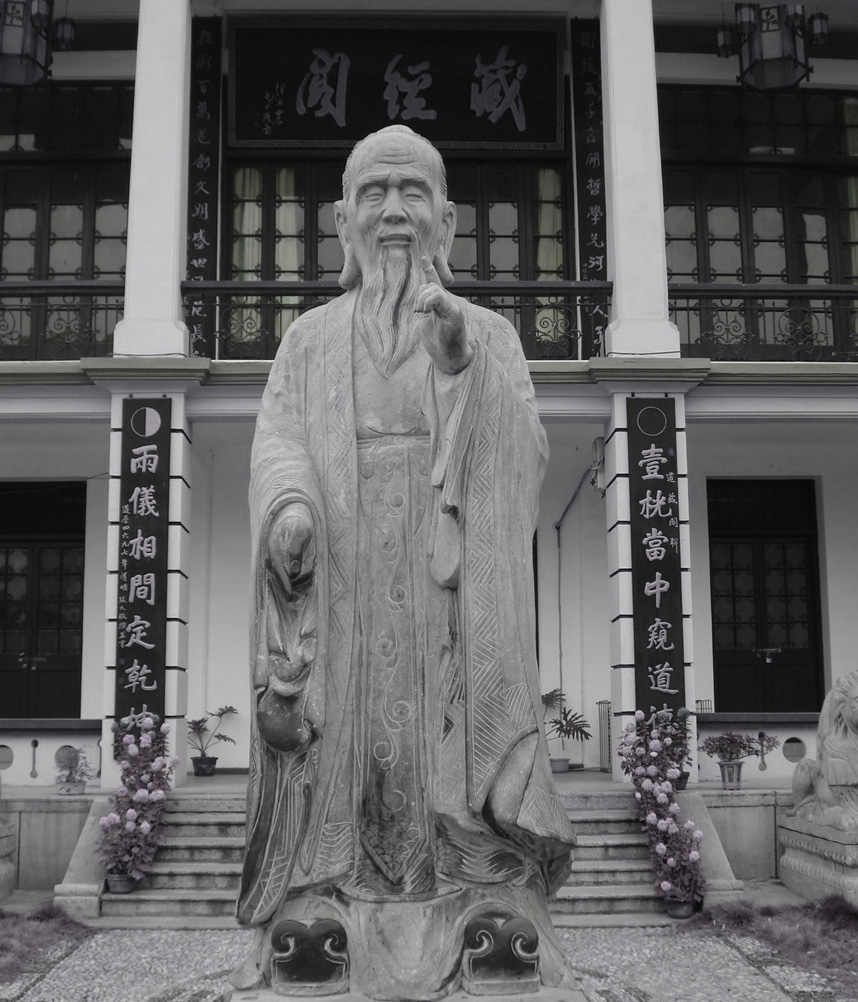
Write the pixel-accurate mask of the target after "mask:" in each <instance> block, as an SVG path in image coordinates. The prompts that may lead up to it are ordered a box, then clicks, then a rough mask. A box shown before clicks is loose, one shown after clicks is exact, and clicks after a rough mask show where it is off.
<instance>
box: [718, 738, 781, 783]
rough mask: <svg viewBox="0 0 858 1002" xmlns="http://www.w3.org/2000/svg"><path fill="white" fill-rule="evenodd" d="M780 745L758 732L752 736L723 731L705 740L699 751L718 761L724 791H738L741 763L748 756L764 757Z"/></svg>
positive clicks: (775, 739)
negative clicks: (755, 735)
mask: <svg viewBox="0 0 858 1002" xmlns="http://www.w3.org/2000/svg"><path fill="white" fill-rule="evenodd" d="M778 745H780V741H778V739H777V738H775V737H772V736H771V735H769V734H764V733H763V732H762V731H760V733H759V735H758V736H757V737H754V736H753V735H752V734H746V733H744V732H743V733H741V734H738V733H736V732H734V731H725V732H724V733H723V734H715V735H712V736H710V737H708V738H706V739H705V740H704V741H703V742H702V743H701V744H700V750H701V751H702V752H703V753H704V754H706V755H708V756H709V757H710V758H714V759H717V760H718V767H719V769H720V770H721V785H722V786H723V788H724V789H725V790H738V789H740V787H741V785H742V763H743V762H744V760H745V759H746V758H747V757H748V756H749V755H762V756H765V755H766V754H767V753H768V752H770V751H774V750H775V748H777V747H778Z"/></svg>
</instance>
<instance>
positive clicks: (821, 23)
mask: <svg viewBox="0 0 858 1002" xmlns="http://www.w3.org/2000/svg"><path fill="white" fill-rule="evenodd" d="M807 28H808V31H809V32H810V44H811V45H825V43H826V42H827V41H828V15H827V14H811V15H810V17H809V18H808V19H807Z"/></svg>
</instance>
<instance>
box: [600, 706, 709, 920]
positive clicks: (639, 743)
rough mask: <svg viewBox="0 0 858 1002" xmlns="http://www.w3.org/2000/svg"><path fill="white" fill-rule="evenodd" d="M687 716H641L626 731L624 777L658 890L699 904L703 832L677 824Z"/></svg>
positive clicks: (690, 823)
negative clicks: (632, 789)
mask: <svg viewBox="0 0 858 1002" xmlns="http://www.w3.org/2000/svg"><path fill="white" fill-rule="evenodd" d="M688 716H689V711H688V710H685V709H682V710H679V711H677V714H676V716H675V717H674V715H673V711H672V710H655V709H653V711H652V715H651V716H650V717H649V719H647V717H646V714H645V713H643V711H642V710H638V711H637V712H636V713H635V720H634V723H629V724H627V725H626V730H625V734H624V735H623V740H622V743H621V745H620V751H619V754H620V755H621V757H622V759H623V772H624V773H625V774H626V775H629V776H631V777H632V783H633V784H634V787H635V803H636V805H637V812H638V817H639V818H640V819H641V821H642V822H643V825H644V828H645V830H646V833H647V835H648V836H649V847H650V858H651V860H652V865H653V870H654V872H655V889H656V891H657V892H658V893H659V894H660V895H661V896H662V897H665V898H674V899H675V900H677V901H699V900H701V899H702V898H703V893H704V891H705V890H706V882H705V880H704V878H703V874H702V873H701V872H700V841H701V839H702V838H703V832H701V831H700V830H699V829H697V828H695V827H694V822H693V821H686V822H685V823H684V824H680V822H679V813H680V808H679V804H678V803H677V802H676V793H675V786H674V784H675V783H676V780H677V779H679V776H680V767H681V766H682V764H683V762H685V760H686V756H687V754H688V748H687V741H686V737H687V733H688Z"/></svg>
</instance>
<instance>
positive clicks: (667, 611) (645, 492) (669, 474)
mask: <svg viewBox="0 0 858 1002" xmlns="http://www.w3.org/2000/svg"><path fill="white" fill-rule="evenodd" d="M627 414H628V428H629V499H630V505H631V519H630V522H631V543H632V588H633V593H634V636H635V704H636V706H637V708H638V709H642V710H644V711H647V710H649V708H650V707H651V706H656V707H658V709H661V708H662V707H663V706H668V707H671V708H672V709H679V707H681V706H685V655H684V644H683V620H682V580H681V570H682V564H681V559H680V546H679V526H680V516H679V487H678V474H677V465H676V408H675V404H674V401H673V400H671V399H668V398H642V397H630V398H629V400H628V402H627Z"/></svg>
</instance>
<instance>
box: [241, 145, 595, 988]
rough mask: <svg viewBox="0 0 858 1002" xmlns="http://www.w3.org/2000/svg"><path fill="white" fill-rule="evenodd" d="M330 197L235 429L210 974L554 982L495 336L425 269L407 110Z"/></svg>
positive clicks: (519, 371) (515, 399)
mask: <svg viewBox="0 0 858 1002" xmlns="http://www.w3.org/2000/svg"><path fill="white" fill-rule="evenodd" d="M336 218H337V228H338V232H339V236H340V239H341V241H342V244H343V247H344V250H345V267H344V269H343V273H342V276H341V278H340V284H341V285H342V286H343V287H344V288H345V290H346V292H345V294H344V295H342V296H341V297H339V298H338V299H335V300H334V301H332V302H330V303H328V304H326V305H324V306H322V307H319V308H318V309H314V310H311V311H309V312H308V313H306V314H304V315H303V316H302V317H300V319H298V320H297V321H296V322H295V323H294V324H293V325H292V326H291V327H290V329H289V330H288V332H287V333H286V335H285V337H284V338H283V342H282V344H281V346H280V349H279V351H278V353H277V358H276V360H275V362H274V364H273V367H272V369H271V375H270V378H269V380H268V385H267V388H266V390H265V394H264V396H263V399H262V406H261V410H260V414H259V419H258V422H257V427H256V437H255V440H254V444H253V459H252V473H251V488H250V504H251V515H252V526H253V548H254V555H253V560H254V586H253V587H254V593H253V615H252V619H251V622H252V639H251V658H252V667H251V673H252V684H253V701H254V708H255V721H254V729H253V734H252V753H251V763H250V784H249V796H248V805H247V812H248V813H247V826H248V835H247V853H246V860H245V866H244V874H243V877H242V884H241V891H240V898H239V903H238V919H239V921H240V922H241V923H242V924H245V925H249V926H255V927H257V934H256V941H255V944H254V948H253V951H252V954H251V956H250V957H249V958H248V959H247V961H246V962H245V963H244V964H243V965H242V966H241V967H240V968H239V969H238V970H237V971H236V972H235V973H234V974H233V982H234V984H236V985H237V986H238V987H241V988H247V989H249V988H251V987H255V986H264V984H265V983H270V984H271V990H272V991H277V992H279V993H281V994H292V995H299V996H300V995H302V994H337V993H344V992H348V991H350V992H352V993H357V994H359V995H365V996H369V997H371V998H379V999H384V998H387V999H393V998H395V999H431V998H439V997H442V996H443V995H445V994H449V993H451V992H454V991H458V990H465V991H469V990H472V991H474V992H477V993H479V992H482V993H483V994H485V992H486V991H487V990H488V989H487V988H486V986H487V985H488V986H489V988H491V986H492V985H493V984H494V982H495V981H498V982H499V983H500V982H503V981H504V979H506V980H507V981H508V982H509V984H507V986H506V989H505V990H506V991H509V990H510V985H512V986H513V987H515V986H516V985H517V986H518V987H517V988H516V990H522V991H534V990H537V989H538V988H539V986H540V985H542V986H546V985H547V986H559V985H561V984H563V985H564V986H567V987H568V986H569V985H570V984H571V982H570V981H569V980H568V978H569V975H568V971H567V969H566V966H565V961H564V958H563V955H562V951H561V950H560V948H559V946H558V944H557V942H556V940H555V939H554V936H553V930H552V928H551V924H550V920H549V918H548V913H547V908H546V904H545V900H546V896H547V895H549V894H551V893H552V892H553V891H554V890H556V888H557V887H558V886H559V885H560V884H561V883H562V881H563V880H564V879H565V877H566V875H567V873H568V869H569V860H570V846H571V845H572V844H573V842H574V835H573V832H572V830H571V828H570V825H569V822H568V820H567V817H566V815H565V813H564V811H563V808H562V805H561V802H560V799H559V797H558V796H557V793H556V791H555V789H554V786H553V782H552V779H551V774H550V769H549V765H548V755H547V752H546V747H545V739H544V736H543V734H542V730H541V723H540V721H541V702H540V697H539V691H538V680H537V673H536V661H535V649H534V644H535V631H534V596H533V572H532V566H531V543H532V536H533V531H534V527H535V524H536V523H535V520H536V509H537V493H538V490H539V485H540V479H541V476H542V472H543V467H544V464H545V459H546V442H545V435H544V432H543V430H542V428H541V426H540V423H539V419H538V416H537V409H536V405H535V401H534V394H533V387H532V385H531V382H530V378H529V375H528V370H527V365H526V363H525V359H524V356H523V353H522V350H521V346H520V342H519V338H518V337H517V335H516V332H515V330H514V329H513V328H512V326H511V325H510V324H509V323H508V322H507V321H505V320H504V319H502V318H500V317H498V316H497V315H495V314H493V313H491V312H489V311H488V310H486V309H483V308H481V307H479V306H475V305H472V304H471V303H469V302H466V301H465V300H463V299H460V298H458V297H456V296H453V295H451V294H450V293H449V292H448V291H447V290H446V288H445V286H446V285H448V284H449V283H450V282H451V281H452V276H451V274H450V270H449V267H448V264H447V255H448V252H449V250H450V246H451V243H452V241H453V236H454V233H455V220H456V214H455V206H454V205H453V203H452V202H449V201H447V198H446V180H445V172H444V165H443V162H442V160H441V157H440V155H439V154H438V152H437V151H436V150H435V148H434V147H433V146H432V145H431V144H430V143H428V142H427V141H426V140H424V139H422V138H421V137H420V136H418V135H416V134H415V133H414V132H412V131H411V130H410V129H408V128H406V127H404V126H391V127H390V128H387V129H384V130H382V131H381V132H377V133H374V134H373V135H370V136H368V137H367V138H365V139H364V140H363V141H361V142H360V143H358V145H357V146H356V147H355V148H354V150H353V152H352V154H351V156H350V157H349V160H348V163H347V165H346V169H345V173H344V176H343V199H342V201H341V202H338V203H337V206H336ZM487 944H489V945H487ZM500 988H501V990H503V985H500ZM575 994H576V993H573V995H569V994H567V995H565V996H564V997H565V998H572V997H573V996H574V995H575ZM254 997H256V996H254Z"/></svg>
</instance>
